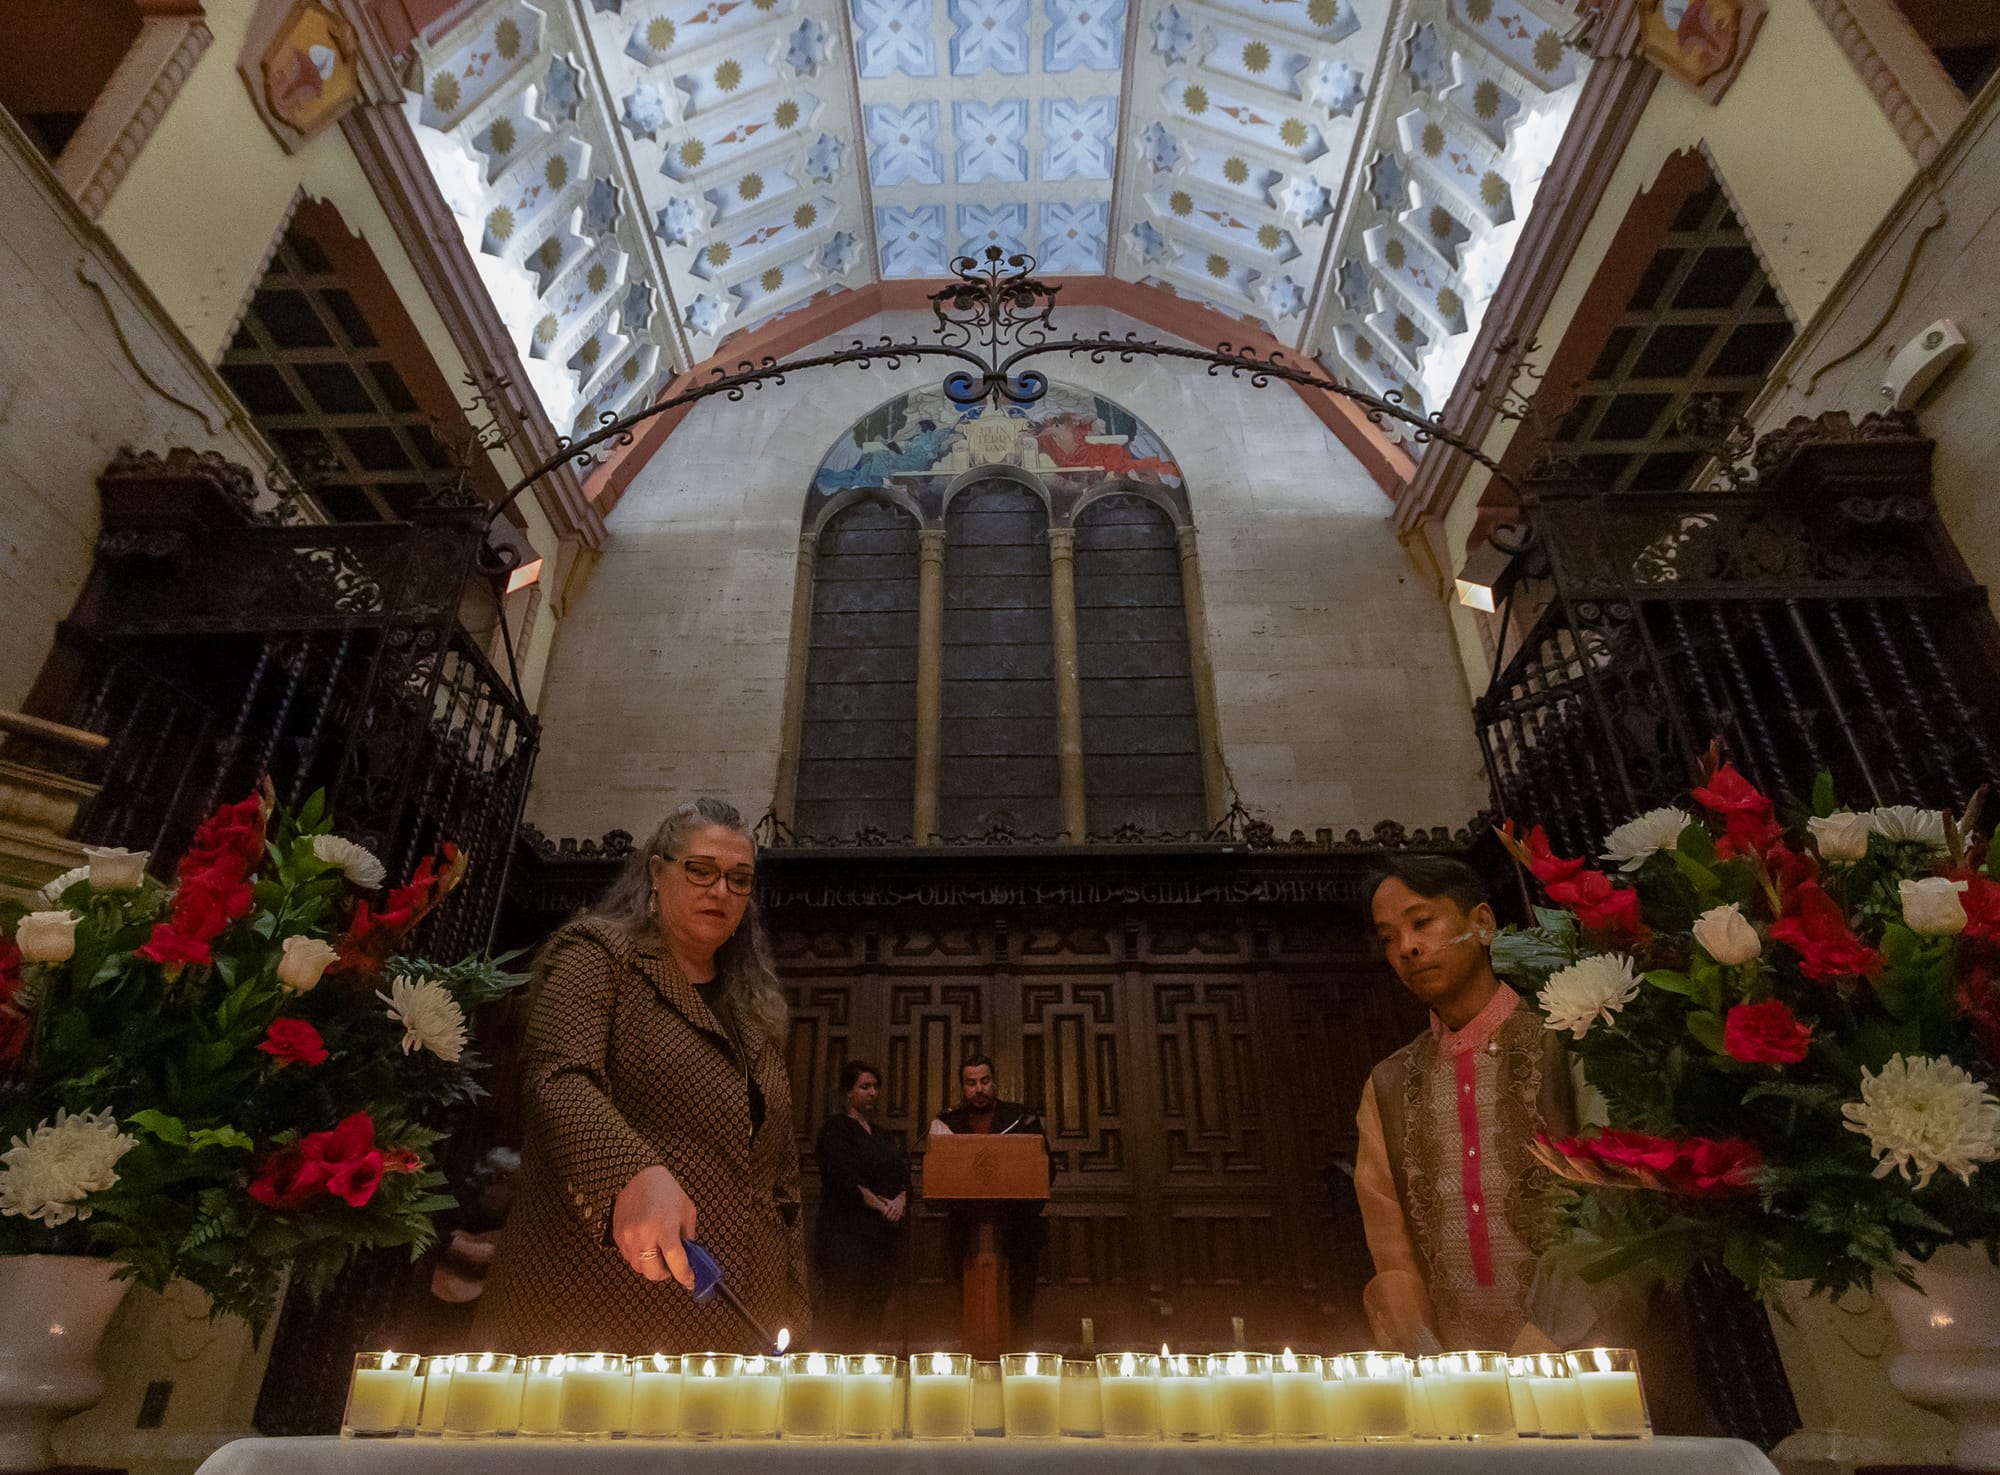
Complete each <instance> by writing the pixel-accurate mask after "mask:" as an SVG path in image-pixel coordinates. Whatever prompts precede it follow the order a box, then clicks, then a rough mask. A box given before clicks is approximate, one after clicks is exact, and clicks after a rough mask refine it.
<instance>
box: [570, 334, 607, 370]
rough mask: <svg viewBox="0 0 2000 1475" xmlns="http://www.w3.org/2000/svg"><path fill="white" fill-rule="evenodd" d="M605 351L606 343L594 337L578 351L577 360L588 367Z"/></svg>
mask: <svg viewBox="0 0 2000 1475" xmlns="http://www.w3.org/2000/svg"><path fill="white" fill-rule="evenodd" d="M603 352H604V345H603V344H602V343H599V342H598V341H597V340H596V339H595V338H593V339H591V340H590V342H588V343H586V344H584V345H583V347H581V348H579V349H578V350H577V351H576V356H577V360H578V361H579V362H580V363H581V364H582V365H583V366H584V367H585V368H586V369H587V368H589V367H590V366H591V365H592V364H594V363H596V362H597V359H598V355H600V354H602V353H603Z"/></svg>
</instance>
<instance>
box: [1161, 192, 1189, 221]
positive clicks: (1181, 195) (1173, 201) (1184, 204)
mask: <svg viewBox="0 0 2000 1475" xmlns="http://www.w3.org/2000/svg"><path fill="white" fill-rule="evenodd" d="M1167 208H1168V209H1169V210H1171V211H1173V212H1174V214H1176V215H1178V216H1181V217H1182V218H1183V219H1185V218H1186V217H1187V216H1190V215H1192V214H1194V196H1192V195H1190V194H1189V193H1188V192H1187V191H1186V190H1184V189H1177V190H1175V191H1174V192H1173V193H1172V194H1170V195H1168V196H1167Z"/></svg>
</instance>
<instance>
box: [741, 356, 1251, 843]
mask: <svg viewBox="0 0 2000 1475" xmlns="http://www.w3.org/2000/svg"><path fill="white" fill-rule="evenodd" d="M805 527H806V533H807V537H806V539H805V542H804V544H803V546H802V551H801V559H802V563H801V573H800V584H799V586H798V587H799V594H798V598H799V600H800V603H799V605H797V606H796V607H795V608H796V611H797V612H796V614H795V618H796V619H797V620H798V621H799V622H800V623H799V625H798V626H797V627H796V628H799V629H800V630H801V631H802V633H803V634H804V636H805V640H806V649H804V650H802V651H794V653H793V666H792V669H793V673H794V676H793V681H794V684H793V686H792V689H791V694H790V699H789V702H788V707H787V710H788V712H789V713H790V716H789V717H788V723H789V724H790V725H788V727H787V730H786V742H785V744H784V746H783V748H782V749H781V756H780V761H779V774H778V786H777V788H778V797H777V801H776V805H775V808H776V810H777V813H778V817H779V818H780V819H781V820H784V821H785V822H787V823H789V824H790V825H791V826H792V829H793V831H794V833H795V834H797V835H798V836H799V837H800V838H801V839H804V840H809V841H817V842H821V843H835V844H838V843H842V842H853V841H855V840H857V839H861V840H876V841H887V842H889V843H897V842H901V841H903V840H905V839H906V838H907V839H909V840H913V841H914V842H915V843H917V844H919V845H929V844H940V843H946V844H952V843H956V844H963V843H978V842H982V841H985V842H989V843H1005V842H1006V841H1009V840H1024V841H1027V840H1033V841H1042V842H1049V841H1057V842H1066V843H1071V844H1082V843H1086V842H1091V841H1107V840H1134V839H1141V838H1153V837H1161V838H1164V837H1166V836H1183V835H1186V834H1187V833H1189V832H1190V831H1200V830H1202V829H1204V828H1205V827H1206V826H1208V825H1209V824H1211V823H1213V822H1214V821H1215V820H1216V819H1217V818H1218V817H1219V815H1220V813H1221V803H1222V799H1221V789H1222V763H1221V754H1220V751H1219V748H1218V747H1217V744H1216V739H1215V731H1214V701H1213V696H1212V693H1211V692H1209V690H1208V685H1209V680H1210V678H1209V676H1208V666H1207V662H1206V659H1205V658H1204V657H1203V654H1202V642H1203V639H1204V636H1203V632H1202V630H1201V626H1200V603H1199V601H1198V600H1195V601H1192V602H1191V603H1184V591H1185V590H1186V589H1188V588H1196V589H1198V588H1199V571H1198V569H1197V568H1196V565H1195V561H1194V560H1195V545H1194V536H1193V532H1194V529H1193V522H1192V519H1191V517H1190V515H1189V508H1188V495H1187V489H1186V485H1185V481H1184V479H1183V477H1182V475H1181V470H1180V467H1179V465H1178V464H1177V463H1176V462H1175V460H1174V458H1173V456H1172V454H1171V452H1169V450H1168V449H1167V447H1166V445H1165V443H1164V442H1163V441H1162V440H1161V439H1160V437H1159V436H1158V435H1157V434H1155V433H1154V431H1153V430H1152V429H1151V428H1150V427H1149V426H1147V425H1146V424H1145V422H1144V421H1142V420H1140V419H1139V418H1138V417H1137V416H1135V415H1134V414H1132V412H1131V411H1130V410H1127V409H1125V408H1124V407H1123V406H1121V405H1118V404H1115V403H1113V402H1112V401H1110V400H1108V399H1106V398H1104V397H1103V396H1102V395H1097V394H1093V393H1090V392H1089V391H1086V390H1082V389H1078V388H1075V387H1074V386H1070V385H1064V384H1053V385H1051V386H1050V387H1049V390H1048V393H1047V394H1046V395H1045V396H1044V398H1043V399H1041V400H1040V401H1038V402H1037V403H1035V404H1033V405H1028V406H1016V405H1010V406H1004V407H999V406H993V405H987V404H981V405H974V406H970V407H967V406H962V405H955V404H953V403H951V402H950V401H949V400H948V399H947V398H946V397H945V395H944V394H943V392H942V391H941V390H936V389H932V390H923V391H919V392H917V393H914V394H905V395H900V396H898V397H896V398H895V399H892V400H889V401H888V402H887V403H885V404H882V405H879V406H877V407H876V408H875V409H873V410H871V411H870V412H869V413H868V414H866V415H864V416H862V417H861V418H860V419H859V420H857V421H856V422H855V423H854V425H853V426H852V427H850V428H849V429H848V430H847V431H846V432H845V433H844V434H842V435H841V436H840V438H839V439H838V440H836V441H835V442H834V444H833V446H832V447H831V448H830V449H829V450H828V452H827V454H826V456H825V458H824V459H823V460H822V461H821V462H820V466H819V469H818V470H817V471H816V472H815V473H814V476H813V484H812V488H811V490H810V492H809V493H808V496H807V499H806V509H805ZM892 547H893V550H894V560H893V568H891V567H889V565H887V564H878V563H871V562H869V561H868V560H870V559H875V560H882V559H887V558H889V556H890V549H891V548H892ZM864 549H865V550H866V551H865V552H864V551H862V550H864Z"/></svg>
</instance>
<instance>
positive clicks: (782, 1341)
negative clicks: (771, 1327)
mask: <svg viewBox="0 0 2000 1475" xmlns="http://www.w3.org/2000/svg"><path fill="white" fill-rule="evenodd" d="M791 1345H792V1329H791V1328H790V1327H788V1326H781V1327H779V1328H778V1350H779V1351H780V1352H783V1351H784V1350H785V1349H786V1348H787V1347H789V1346H791Z"/></svg>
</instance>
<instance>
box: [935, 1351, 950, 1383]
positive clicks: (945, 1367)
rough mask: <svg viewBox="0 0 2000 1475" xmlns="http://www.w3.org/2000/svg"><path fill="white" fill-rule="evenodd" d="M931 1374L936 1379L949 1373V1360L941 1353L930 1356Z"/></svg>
mask: <svg viewBox="0 0 2000 1475" xmlns="http://www.w3.org/2000/svg"><path fill="white" fill-rule="evenodd" d="M931 1373H932V1374H933V1376H936V1377H940V1378H942V1377H947V1376H949V1375H950V1373H951V1359H950V1358H949V1357H946V1356H945V1355H944V1354H943V1353H942V1352H933V1353H932V1354H931Z"/></svg>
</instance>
